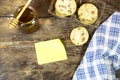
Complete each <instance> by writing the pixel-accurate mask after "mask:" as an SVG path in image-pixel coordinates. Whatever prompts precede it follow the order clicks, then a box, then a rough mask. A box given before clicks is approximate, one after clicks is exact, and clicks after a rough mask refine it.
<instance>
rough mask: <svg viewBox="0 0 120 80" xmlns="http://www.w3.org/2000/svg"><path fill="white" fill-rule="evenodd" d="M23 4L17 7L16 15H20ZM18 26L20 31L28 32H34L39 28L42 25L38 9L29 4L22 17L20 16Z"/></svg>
mask: <svg viewBox="0 0 120 80" xmlns="http://www.w3.org/2000/svg"><path fill="white" fill-rule="evenodd" d="M23 6H24V5H22V6H20V7H18V8H17V9H16V11H15V13H14V17H16V16H17V15H18V13H19V12H20V11H21V9H22V8H23ZM18 27H19V29H20V31H22V32H23V33H28V34H30V33H33V32H35V31H37V30H38V29H39V27H40V25H39V22H38V15H37V12H36V10H35V9H34V8H33V7H31V6H28V7H27V8H26V10H25V11H24V12H23V14H22V15H21V17H20V18H19V22H18Z"/></svg>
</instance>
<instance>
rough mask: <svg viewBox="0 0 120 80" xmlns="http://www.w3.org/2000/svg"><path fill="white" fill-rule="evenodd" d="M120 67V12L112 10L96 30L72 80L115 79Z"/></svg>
mask: <svg viewBox="0 0 120 80" xmlns="http://www.w3.org/2000/svg"><path fill="white" fill-rule="evenodd" d="M118 69H120V13H119V12H114V13H113V14H112V15H111V16H110V17H109V18H108V19H107V20H106V21H105V22H103V23H102V24H101V25H100V26H99V27H98V29H97V30H96V32H95V34H94V35H93V38H92V39H91V41H90V44H89V46H88V48H87V50H86V53H85V55H84V57H83V60H82V61H81V63H80V65H79V66H78V68H77V70H76V71H75V74H74V76H73V80H117V79H116V76H115V71H116V70H118Z"/></svg>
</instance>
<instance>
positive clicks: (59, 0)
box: [55, 0, 77, 17]
mask: <svg viewBox="0 0 120 80" xmlns="http://www.w3.org/2000/svg"><path fill="white" fill-rule="evenodd" d="M76 8H77V4H76V1H75V0H56V3H55V14H56V15H57V16H59V17H66V16H70V15H73V14H74V13H75V11H76Z"/></svg>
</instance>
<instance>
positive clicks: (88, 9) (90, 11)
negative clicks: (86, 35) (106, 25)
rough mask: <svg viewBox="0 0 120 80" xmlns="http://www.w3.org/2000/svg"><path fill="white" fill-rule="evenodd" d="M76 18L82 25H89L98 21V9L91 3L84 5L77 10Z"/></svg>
mask: <svg viewBox="0 0 120 80" xmlns="http://www.w3.org/2000/svg"><path fill="white" fill-rule="evenodd" d="M78 18H79V20H80V22H81V23H83V24H84V25H91V24H93V23H95V21H96V20H97V19H98V8H97V7H96V6H95V5H94V4H91V3H85V4H83V5H82V6H80V8H79V9H78Z"/></svg>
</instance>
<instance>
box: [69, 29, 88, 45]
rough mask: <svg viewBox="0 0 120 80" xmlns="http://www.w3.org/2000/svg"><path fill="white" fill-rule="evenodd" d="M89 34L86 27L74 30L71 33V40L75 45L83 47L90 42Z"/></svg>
mask: <svg viewBox="0 0 120 80" xmlns="http://www.w3.org/2000/svg"><path fill="white" fill-rule="evenodd" d="M88 38H89V34H88V31H87V30H86V29H85V28H84V27H78V28H74V29H73V30H72V31H71V34H70V39H71V41H72V42H73V43H74V44H75V45H83V44H85V43H86V42H87V41H88Z"/></svg>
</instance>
